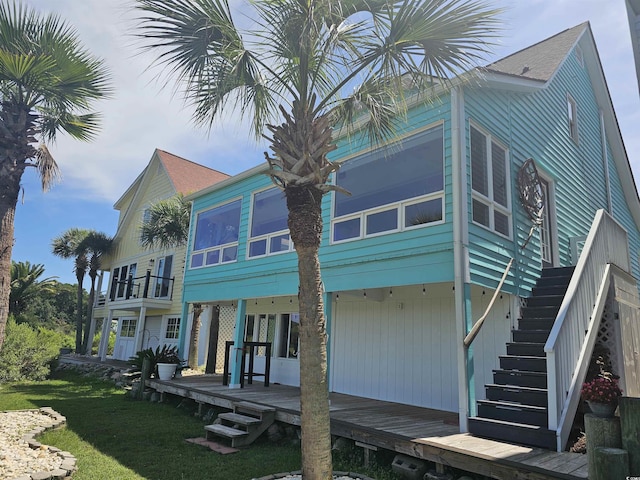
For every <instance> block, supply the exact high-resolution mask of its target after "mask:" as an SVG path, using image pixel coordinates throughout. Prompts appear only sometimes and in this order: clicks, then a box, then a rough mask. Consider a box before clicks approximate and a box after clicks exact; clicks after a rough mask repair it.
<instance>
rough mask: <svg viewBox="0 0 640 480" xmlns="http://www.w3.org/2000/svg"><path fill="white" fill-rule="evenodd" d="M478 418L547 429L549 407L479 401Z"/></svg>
mask: <svg viewBox="0 0 640 480" xmlns="http://www.w3.org/2000/svg"><path fill="white" fill-rule="evenodd" d="M478 416H479V417H482V418H492V419H494V420H502V421H504V422H518V423H522V424H525V425H536V426H538V427H545V426H546V425H548V423H549V420H548V417H547V407H539V406H536V405H523V404H521V403H512V402H497V401H493V400H478Z"/></svg>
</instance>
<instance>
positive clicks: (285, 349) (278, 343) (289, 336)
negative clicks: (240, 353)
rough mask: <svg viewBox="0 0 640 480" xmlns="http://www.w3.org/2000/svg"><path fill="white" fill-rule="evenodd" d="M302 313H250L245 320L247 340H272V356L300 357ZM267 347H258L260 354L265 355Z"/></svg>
mask: <svg viewBox="0 0 640 480" xmlns="http://www.w3.org/2000/svg"><path fill="white" fill-rule="evenodd" d="M299 327H300V315H299V314H298V313H282V314H279V315H276V314H274V313H258V314H253V313H251V314H248V315H247V316H246V321H245V330H244V341H245V342H270V343H271V345H272V349H271V356H273V357H279V358H298V350H299V343H300V342H299V336H300V334H299ZM265 353H266V352H265V348H264V347H259V348H258V355H265Z"/></svg>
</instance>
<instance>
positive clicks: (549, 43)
mask: <svg viewBox="0 0 640 480" xmlns="http://www.w3.org/2000/svg"><path fill="white" fill-rule="evenodd" d="M588 28H589V24H588V23H587V22H585V23H581V24H580V25H577V26H575V27H573V28H569V29H567V30H564V31H563V32H560V33H558V34H557V35H554V36H553V37H550V38H547V39H546V40H543V41H541V42H538V43H536V44H535V45H531V46H530V47H527V48H524V49H522V50H520V51H519V52H516V53H513V54H511V55H509V56H507V57H504V58H502V59H500V60H498V61H496V62H493V63H491V64H489V65H487V66H486V67H484V68H483V69H482V70H484V71H488V72H492V73H501V74H504V75H512V76H515V77H521V78H523V79H528V80H540V81H543V82H546V81H548V80H550V79H551V78H552V77H553V75H554V73H555V72H556V71H557V70H558V68H559V67H560V65H561V64H562V63H563V62H564V60H565V58H567V55H568V54H569V52H570V51H571V50H572V49H573V47H574V46H575V45H576V43H577V42H578V40H579V39H580V36H581V35H582V34H583V33H584V31H585V30H587V29H588Z"/></svg>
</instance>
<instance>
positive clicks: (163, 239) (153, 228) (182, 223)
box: [140, 194, 191, 249]
mask: <svg viewBox="0 0 640 480" xmlns="http://www.w3.org/2000/svg"><path fill="white" fill-rule="evenodd" d="M190 215H191V203H190V202H187V201H185V200H184V197H183V196H182V195H181V194H177V195H176V196H174V197H171V198H168V199H166V200H161V201H159V202H157V203H154V204H153V205H151V207H149V216H148V219H147V220H146V221H144V222H143V223H142V225H140V243H141V244H142V246H143V247H145V248H147V249H152V248H160V249H164V248H174V247H179V246H181V245H184V244H185V243H187V239H188V237H189V217H190Z"/></svg>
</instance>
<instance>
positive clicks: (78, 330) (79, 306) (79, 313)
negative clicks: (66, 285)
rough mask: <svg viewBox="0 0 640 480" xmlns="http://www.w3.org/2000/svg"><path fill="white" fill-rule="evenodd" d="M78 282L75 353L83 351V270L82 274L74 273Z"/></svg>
mask: <svg viewBox="0 0 640 480" xmlns="http://www.w3.org/2000/svg"><path fill="white" fill-rule="evenodd" d="M76 280H77V282H78V292H77V297H78V298H77V305H76V353H83V350H82V281H83V280H84V272H82V276H80V275H79V274H76Z"/></svg>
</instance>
